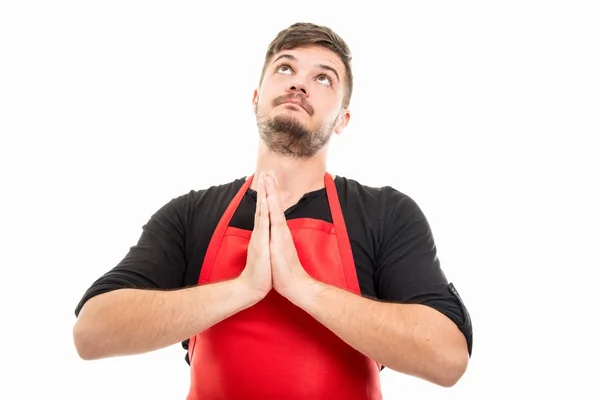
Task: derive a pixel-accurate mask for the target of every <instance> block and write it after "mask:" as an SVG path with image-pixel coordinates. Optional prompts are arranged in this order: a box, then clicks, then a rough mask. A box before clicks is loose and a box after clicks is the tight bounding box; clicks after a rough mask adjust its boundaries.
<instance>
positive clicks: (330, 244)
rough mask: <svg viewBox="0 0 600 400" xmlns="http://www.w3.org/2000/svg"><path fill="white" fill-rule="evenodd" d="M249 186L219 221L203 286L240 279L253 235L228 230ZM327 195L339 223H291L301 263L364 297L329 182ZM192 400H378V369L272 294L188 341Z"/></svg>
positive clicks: (321, 278)
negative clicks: (238, 277)
mask: <svg viewBox="0 0 600 400" xmlns="http://www.w3.org/2000/svg"><path fill="white" fill-rule="evenodd" d="M252 178H253V176H251V177H250V178H248V179H247V180H246V182H245V183H244V185H243V186H242V187H241V188H240V190H239V191H238V193H237V194H236V196H235V197H234V198H233V200H232V201H231V203H230V204H229V206H228V208H227V210H226V211H225V213H224V214H223V216H222V217H221V220H220V221H219V224H218V225H217V228H216V230H215V232H214V234H213V237H212V239H211V241H210V244H209V246H208V249H207V252H206V256H205V259H204V262H203V264H202V269H201V272H200V277H199V279H198V284H199V285H203V284H208V283H211V282H217V281H223V280H229V279H233V278H236V277H237V276H239V274H240V273H241V272H242V270H243V269H244V267H245V265H246V254H247V250H248V243H249V241H250V235H251V234H252V231H249V230H243V229H239V228H234V227H230V226H229V222H230V221H231V218H232V216H233V214H234V213H235V211H236V209H237V207H238V206H239V204H240V202H241V200H242V198H243V197H244V195H245V193H246V191H247V190H248V188H249V187H250V185H251V183H252ZM325 188H326V192H327V197H328V200H329V204H330V209H331V215H332V219H333V223H332V224H331V223H328V222H325V221H321V220H315V219H310V218H300V219H293V220H290V221H287V224H288V226H289V228H290V230H291V233H292V237H293V240H294V244H295V246H296V249H297V252H298V257H299V259H300V263H301V264H302V266H303V267H304V269H305V270H306V272H307V273H308V274H309V275H311V276H312V277H313V278H315V279H317V280H319V281H321V282H324V283H327V284H329V285H332V286H337V287H339V288H341V289H345V290H348V291H350V292H353V293H356V294H358V295H360V288H359V285H358V279H357V276H356V269H355V266H354V259H353V257H352V249H351V247H350V240H349V238H348V233H347V231H346V225H345V223H344V218H343V215H342V209H341V206H340V203H339V199H338V196H337V190H336V188H335V183H334V182H333V178H332V177H331V175H329V174H326V175H325ZM188 353H189V359H190V370H191V379H190V391H189V394H188V397H187V399H188V400H217V399H227V400H251V399H257V400H259V399H260V400H272V399H278V400H300V399H307V400H308V399H310V400H318V399H327V400H335V399H343V400H373V399H377V400H380V399H381V398H382V397H381V389H380V380H379V371H380V365H379V364H377V363H376V362H375V361H373V360H372V359H370V358H368V357H366V356H364V355H363V354H361V353H359V352H358V351H356V350H355V349H353V348H352V347H350V346H349V345H347V344H346V343H345V342H344V341H342V340H341V339H340V338H338V337H337V336H336V335H335V334H334V333H332V332H331V331H330V330H329V329H327V328H326V327H325V326H323V325H322V324H321V323H319V322H318V321H316V320H315V319H314V318H312V317H311V316H310V315H309V314H308V313H306V312H305V311H304V310H302V309H300V308H299V307H296V306H295V305H294V304H292V303H291V302H290V301H288V300H287V299H286V298H284V297H283V296H281V295H280V294H279V293H277V292H276V291H275V290H274V289H273V290H272V291H271V292H269V294H268V295H267V296H266V297H265V298H264V299H263V300H261V301H260V302H258V303H257V304H255V305H254V306H252V307H250V308H247V309H245V310H242V311H240V312H238V313H237V314H235V315H233V316H231V317H229V318H227V319H225V320H223V321H221V322H219V323H217V324H215V325H214V326H212V327H211V328H209V329H206V330H205V331H203V332H201V333H199V334H197V335H195V336H194V337H192V338H190V343H189V347H188Z"/></svg>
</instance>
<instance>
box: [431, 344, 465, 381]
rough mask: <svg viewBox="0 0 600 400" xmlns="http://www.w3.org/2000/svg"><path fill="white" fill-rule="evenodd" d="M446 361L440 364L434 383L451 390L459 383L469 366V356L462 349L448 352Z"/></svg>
mask: <svg viewBox="0 0 600 400" xmlns="http://www.w3.org/2000/svg"><path fill="white" fill-rule="evenodd" d="M449 353H452V354H448V357H447V358H446V360H445V361H444V362H443V363H442V365H441V368H440V369H439V373H438V374H437V376H436V378H435V380H434V383H435V384H437V385H439V386H442V387H445V388H451V387H453V386H454V385H456V384H457V383H458V381H460V379H461V378H462V377H463V375H464V374H465V372H466V371H467V366H468V365H469V355H468V352H466V351H464V349H462V348H461V349H460V350H457V351H452V352H449Z"/></svg>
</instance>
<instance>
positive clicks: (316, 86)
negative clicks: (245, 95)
mask: <svg viewBox="0 0 600 400" xmlns="http://www.w3.org/2000/svg"><path fill="white" fill-rule="evenodd" d="M345 79H346V76H345V68H344V64H343V62H342V60H341V59H340V58H339V56H338V55H337V54H336V53H334V52H333V51H331V50H329V49H326V48H324V47H321V46H307V47H299V48H295V49H293V50H284V51H281V52H279V53H277V54H275V55H274V56H273V57H272V59H271V61H270V63H269V64H268V65H267V67H266V69H265V74H264V77H263V81H262V84H261V86H260V88H259V89H258V90H256V91H255V92H254V97H253V104H254V109H255V113H256V122H257V125H258V130H259V133H260V136H261V138H262V140H263V142H264V143H265V144H266V145H267V146H268V147H269V148H270V149H271V150H272V151H274V152H277V153H280V154H285V155H289V156H293V157H296V158H310V157H312V156H314V155H315V154H316V153H317V152H318V151H319V150H321V149H322V148H323V147H325V145H327V143H328V142H329V139H330V138H331V135H332V134H333V132H335V133H338V134H339V133H341V132H342V131H343V129H344V128H345V127H346V125H347V123H348V120H349V118H350V113H349V111H348V110H347V109H345V108H343V107H342V101H343V98H344V93H345V86H344V85H345Z"/></svg>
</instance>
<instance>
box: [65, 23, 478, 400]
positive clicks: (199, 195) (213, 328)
mask: <svg viewBox="0 0 600 400" xmlns="http://www.w3.org/2000/svg"><path fill="white" fill-rule="evenodd" d="M350 64H351V56H350V52H349V50H348V47H347V46H346V44H345V43H344V41H343V40H342V39H341V38H340V37H339V36H338V35H337V34H335V33H334V32H332V31H331V30H330V29H329V28H327V27H323V26H317V25H314V24H309V23H298V24H294V25H291V26H290V27H289V28H287V29H285V30H283V31H281V32H280V33H279V34H278V35H277V37H276V38H275V39H274V40H273V42H272V43H271V44H270V46H269V48H268V51H267V54H266V58H265V64H264V68H263V71H262V76H261V79H260V83H259V87H258V89H257V90H255V92H254V97H253V106H254V108H255V112H256V120H257V125H258V131H259V134H260V139H261V140H260V143H259V149H258V157H257V164H256V171H255V173H253V174H251V175H250V176H248V177H244V178H240V179H237V180H235V181H233V182H229V183H226V184H223V185H220V186H215V187H210V188H208V189H204V190H199V191H191V192H190V193H188V194H186V195H182V196H179V197H177V198H174V199H173V200H172V201H170V202H169V203H168V204H166V205H165V206H163V207H162V208H161V209H160V210H159V211H158V212H156V213H155V214H154V215H153V216H152V217H151V218H150V220H149V221H148V223H147V224H146V225H144V229H143V233H142V235H141V237H140V239H139V242H138V243H137V245H136V246H133V247H132V248H131V249H130V251H129V253H128V254H127V255H126V256H125V258H124V259H123V260H122V261H121V262H120V263H119V264H118V265H117V266H116V267H115V268H113V269H112V270H111V271H109V272H107V273H106V274H105V275H104V276H102V277H101V278H99V279H98V280H97V281H96V282H95V283H94V284H93V285H92V286H91V287H90V288H89V289H88V291H87V292H86V293H85V295H84V296H83V298H82V299H81V302H80V303H79V305H78V306H77V308H76V311H75V314H76V315H77V316H78V320H77V322H76V324H75V327H74V332H73V335H74V342H75V346H76V348H77V351H78V353H79V355H80V356H81V357H82V358H84V359H87V360H89V359H99V358H104V357H113V356H122V355H131V354H139V353H144V352H149V351H153V350H157V349H160V348H164V347H166V346H170V345H173V344H175V343H178V342H182V343H183V345H184V348H185V349H186V350H187V354H186V360H187V361H188V362H189V364H190V369H191V384H190V391H189V396H188V399H262V400H267V399H283V398H285V399H344V400H352V399H361V400H364V399H380V398H381V390H380V384H379V372H380V371H381V369H382V368H383V367H388V368H391V369H393V370H395V371H398V372H401V373H404V374H409V375H412V376H415V377H419V378H422V379H425V380H428V381H430V382H433V383H435V384H438V385H441V386H452V385H454V384H455V383H456V382H457V381H458V380H459V379H460V377H461V376H462V375H463V374H464V372H465V370H466V368H467V363H468V360H469V357H470V354H471V348H472V327H471V321H470V318H469V314H468V312H467V310H466V308H465V306H464V304H463V302H462V301H461V299H460V297H459V295H458V293H457V291H456V290H455V289H454V286H453V285H452V284H450V283H448V281H447V280H446V277H445V275H444V273H443V272H442V270H441V268H440V264H439V260H438V258H437V256H436V249H435V244H434V241H433V236H432V233H431V231H430V228H429V225H428V223H427V221H426V219H425V216H424V215H423V213H422V212H421V210H420V209H419V207H418V206H417V204H415V202H414V201H413V200H412V199H411V198H409V197H408V196H406V195H404V194H402V193H400V192H398V191H397V190H395V189H393V188H391V187H383V188H372V187H367V186H363V185H361V184H359V183H358V182H356V181H353V180H351V179H347V178H344V177H341V176H332V175H330V174H329V173H328V172H327V170H326V160H327V148H328V144H329V139H330V137H331V135H332V134H333V133H336V134H340V133H342V131H343V130H344V128H345V126H346V125H347V124H348V121H349V118H350V111H349V109H348V106H349V102H350V98H351V94H352V79H353V78H352V69H351V65H350Z"/></svg>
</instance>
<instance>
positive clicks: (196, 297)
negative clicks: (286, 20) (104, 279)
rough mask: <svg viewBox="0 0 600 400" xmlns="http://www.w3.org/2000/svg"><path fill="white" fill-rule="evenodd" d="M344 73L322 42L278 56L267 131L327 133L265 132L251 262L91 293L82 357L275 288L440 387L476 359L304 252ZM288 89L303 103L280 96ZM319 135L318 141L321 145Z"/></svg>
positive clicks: (268, 92) (133, 348) (76, 332)
mask: <svg viewBox="0 0 600 400" xmlns="http://www.w3.org/2000/svg"><path fill="white" fill-rule="evenodd" d="M282 63H285V64H286V65H282ZM333 71H335V72H333ZM324 73H326V74H327V75H328V76H329V78H326V77H325V76H324V75H323V74H324ZM345 78H346V74H345V69H344V65H343V63H342V61H341V59H340V58H339V57H338V56H337V55H336V54H335V53H333V52H331V51H330V50H328V49H325V48H322V47H318V46H308V47H301V48H296V49H293V50H285V51H282V52H280V53H278V54H275V55H274V56H273V58H272V60H271V62H270V63H269V65H268V68H267V70H266V73H265V76H264V79H263V80H262V83H261V85H260V87H259V88H258V89H256V90H255V91H254V95H253V97H252V105H253V107H254V110H255V112H256V115H257V120H258V121H259V124H258V125H259V131H260V130H261V128H260V127H261V124H260V121H263V122H265V123H266V122H267V121H272V120H275V119H279V121H280V122H281V121H282V120H283V121H288V122H289V121H293V122H294V123H295V124H296V125H300V126H301V127H303V128H304V129H305V130H306V131H307V132H309V133H310V134H312V135H314V137H315V138H316V139H319V140H310V139H311V137H308V138H307V136H306V135H301V137H302V138H303V140H302V141H300V142H293V141H292V142H293V143H296V147H294V146H291V147H290V146H288V151H282V150H281V148H279V147H278V143H279V144H280V142H277V141H278V140H280V139H281V140H284V141H285V140H288V139H289V138H286V137H285V135H289V134H290V133H289V132H283V131H282V132H278V133H276V134H277V135H283V136H282V137H281V138H278V137H277V135H276V134H273V135H272V136H271V137H267V136H266V135H265V133H264V132H260V133H261V135H260V137H261V140H260V142H259V146H258V156H257V163H256V171H255V176H256V177H257V179H254V180H253V182H252V188H253V189H254V190H256V191H257V193H258V196H257V207H256V212H255V226H254V230H253V232H252V235H251V239H250V243H249V247H248V261H247V265H246V267H245V269H244V270H243V272H242V273H241V275H240V276H239V277H237V278H235V279H233V280H230V281H225V282H218V283H211V284H206V285H202V286H197V287H193V288H187V289H181V290H172V291H149V290H133V289H121V290H116V291H113V292H109V293H105V294H101V295H98V296H96V297H94V298H92V299H90V300H89V301H88V302H87V303H86V304H85V306H84V307H83V309H82V310H81V313H80V314H79V317H78V320H77V322H76V324H75V326H74V329H73V337H74V342H75V346H76V348H77V351H78V353H79V355H80V356H81V357H82V358H84V359H99V358H105V357H113V356H121V355H131V354H139V353H144V352H148V351H152V350H157V349H160V348H163V347H166V346H170V345H173V344H176V343H179V342H181V341H183V340H185V339H187V338H189V337H191V336H193V335H195V334H196V333H198V332H201V331H203V330H205V329H207V328H209V327H210V326H212V325H214V324H216V323H218V322H220V321H222V320H224V319H226V318H228V317H229V316H231V315H233V314H235V313H237V312H239V311H241V310H243V309H246V308H248V307H251V306H252V305H254V304H256V303H257V302H258V301H260V300H261V299H262V298H264V297H265V296H266V295H267V293H269V291H270V290H276V291H277V292H279V293H280V294H281V295H282V296H284V297H286V298H287V299H289V300H290V301H291V302H292V303H293V304H295V305H296V306H298V307H300V308H302V309H304V310H305V311H306V312H307V313H309V314H310V315H312V316H313V317H314V318H315V319H316V320H318V321H319V322H320V323H322V324H323V325H325V326H326V327H327V328H329V329H330V330H331V331H332V332H334V333H335V334H336V335H338V336H339V337H340V338H341V339H342V340H344V341H345V342H346V343H348V345H350V346H352V347H354V348H355V349H356V350H358V351H360V352H361V353H363V354H365V355H367V356H369V357H371V358H372V359H374V360H375V361H377V362H379V363H380V364H383V365H385V366H386V367H388V368H390V369H393V370H395V371H398V372H401V373H404V374H408V375H412V376H415V377H419V378H422V379H424V380H427V381H429V382H432V383H435V384H437V385H440V386H445V387H449V386H453V385H454V384H456V383H457V382H458V380H459V379H460V378H461V377H462V375H463V374H464V372H465V370H466V368H467V364H468V352H467V344H466V340H465V338H464V336H463V335H462V333H461V332H460V331H459V330H458V328H457V326H456V325H455V324H454V323H453V322H452V321H451V320H450V319H448V318H447V317H446V316H444V315H443V314H441V313H439V312H438V311H436V310H434V309H432V308H430V307H426V306H422V305H414V304H412V305H411V304H395V303H383V302H378V301H374V300H371V299H367V298H363V297H361V296H358V295H355V294H353V293H350V292H347V291H344V290H341V289H338V288H336V287H333V286H330V285H327V284H325V283H322V282H319V281H316V280H315V279H313V278H312V277H311V276H309V275H308V274H307V273H306V271H305V270H304V268H303V267H302V265H301V263H300V261H299V259H298V255H297V253H296V249H295V246H294V243H293V240H292V236H291V233H290V230H289V228H288V226H287V223H286V220H285V215H284V210H285V209H287V208H288V207H290V206H292V205H293V204H295V203H296V202H297V201H298V200H299V199H300V198H301V197H302V196H303V195H304V194H305V193H306V192H309V191H313V190H317V189H320V188H322V187H323V185H324V183H323V176H324V174H325V172H326V164H327V150H328V143H329V141H328V139H329V137H330V135H332V134H341V133H342V132H343V130H344V128H345V127H346V126H347V124H348V121H349V119H350V111H349V110H348V109H346V108H344V107H343V106H342V100H343V96H344V79H345ZM281 96H289V97H290V98H293V100H294V102H295V103H294V104H291V103H285V102H281V101H275V102H274V100H276V99H281V98H282V97H281ZM263 126H266V125H265V124H263ZM319 135H320V136H322V137H320V138H319V137H318V136H319ZM323 135H324V136H323ZM323 137H325V138H326V139H327V140H325V141H324V140H323ZM292 142H289V141H288V142H287V143H288V144H289V143H292ZM315 143H320V145H318V146H316V147H317V149H316V150H315ZM302 144H304V145H305V146H306V148H309V149H310V148H312V151H313V154H312V155H310V156H301V154H302V153H303V152H304V153H306V152H305V151H304V150H306V148H302ZM319 146H320V147H319ZM290 149H291V150H293V151H292V153H290V151H289V150H290ZM294 152H295V154H294ZM325 267H326V266H324V268H325ZM115 309H118V310H119V312H118V313H115V312H114V310H115Z"/></svg>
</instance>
